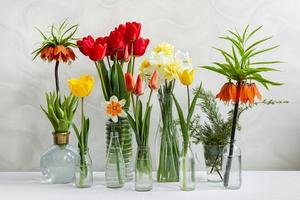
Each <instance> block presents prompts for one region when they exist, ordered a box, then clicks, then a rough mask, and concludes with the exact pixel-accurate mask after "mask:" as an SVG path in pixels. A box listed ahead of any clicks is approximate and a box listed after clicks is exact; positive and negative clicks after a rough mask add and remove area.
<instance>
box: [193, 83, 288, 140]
mask: <svg viewBox="0 0 300 200" xmlns="http://www.w3.org/2000/svg"><path fill="white" fill-rule="evenodd" d="M196 91H198V88H197V89H196V90H195V92H196ZM199 100H200V102H199V104H197V105H198V106H200V108H201V109H202V111H203V113H204V114H205V115H206V118H207V121H205V122H203V123H201V118H200V116H199V115H195V117H194V118H193V119H192V121H191V125H190V131H191V135H192V137H193V139H194V143H196V144H198V143H200V142H201V143H202V144H205V145H226V144H227V143H228V142H229V138H230V134H231V127H232V116H233V114H232V113H233V110H230V111H229V112H228V117H227V119H224V118H223V117H222V115H221V113H220V110H219V107H218V106H217V99H216V98H215V95H214V94H213V93H212V92H210V91H208V90H204V89H203V88H201V89H200V95H199ZM282 103H288V101H275V100H272V99H271V100H263V101H262V102H257V103H254V104H253V105H252V106H248V105H241V106H240V108H239V111H238V118H239V117H240V115H241V114H242V113H243V112H244V111H246V110H249V109H250V108H253V107H255V106H258V105H274V104H282ZM237 129H238V130H241V126H240V125H239V124H238V125H237Z"/></svg>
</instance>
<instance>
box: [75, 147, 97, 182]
mask: <svg viewBox="0 0 300 200" xmlns="http://www.w3.org/2000/svg"><path fill="white" fill-rule="evenodd" d="M78 153H79V155H80V158H79V160H78V161H77V164H76V173H75V185H76V187H79V188H87V187H91V186H92V185H93V164H92V159H91V156H90V154H89V150H88V148H86V149H83V150H81V149H79V151H78Z"/></svg>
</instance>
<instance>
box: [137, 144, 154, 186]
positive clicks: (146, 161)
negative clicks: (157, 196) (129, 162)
mask: <svg viewBox="0 0 300 200" xmlns="http://www.w3.org/2000/svg"><path fill="white" fill-rule="evenodd" d="M135 190H136V191H150V190H152V161H151V154H150V148H149V146H139V147H138V150H137V153H136V161H135Z"/></svg>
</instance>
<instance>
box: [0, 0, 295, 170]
mask: <svg viewBox="0 0 300 200" xmlns="http://www.w3.org/2000/svg"><path fill="white" fill-rule="evenodd" d="M299 10H300V1H297V0H268V1H267V0H255V1H254V0H244V1H241V0H231V1H228V0H185V1H183V0H182V1H179V0H165V1H162V0H154V1H139V0H132V1H129V0H123V1H117V0H103V1H101V0H89V1H83V0H63V1H61V0H26V1H22V0H1V2H0V13H1V17H0V36H1V37H0V68H1V73H0V91H1V98H0V171H29V170H30V171H31V170H38V168H39V159H40V156H41V154H42V153H43V152H45V151H46V149H47V148H48V147H49V146H50V145H51V143H52V138H51V126H50V124H49V122H48V121H47V119H46V118H45V116H44V115H43V114H42V113H41V110H40V108H39V106H40V105H44V96H43V93H44V92H45V91H49V90H53V89H54V74H53V71H54V67H53V64H47V63H43V62H42V61H39V60H36V61H34V62H32V60H31V59H32V56H31V52H32V50H33V49H35V48H36V47H38V44H39V41H40V39H41V38H40V35H39V34H38V32H37V31H36V30H35V29H34V27H35V26H37V27H39V28H41V29H45V28H46V27H47V25H49V24H51V23H53V22H54V23H60V22H61V21H63V20H64V19H65V18H69V20H70V21H72V22H74V23H79V24H80V27H79V31H78V34H77V35H78V36H83V35H86V34H88V33H91V34H93V35H96V36H98V35H99V36H100V35H104V34H108V32H109V30H111V29H112V28H113V27H114V26H115V25H118V24H119V23H121V22H125V21H128V20H129V21H132V20H136V21H140V22H142V23H143V28H142V32H143V33H142V34H143V36H145V37H149V38H151V44H150V48H152V47H153V46H154V45H155V44H157V43H158V42H161V41H168V42H170V43H172V44H174V45H175V46H176V48H177V49H181V50H184V51H189V52H190V54H191V56H192V58H193V62H194V64H196V65H203V64H209V63H211V62H212V61H213V60H215V59H219V58H220V57H219V56H218V55H217V54H216V53H215V52H214V51H213V50H212V49H211V46H216V45H217V46H223V43H222V42H220V40H218V39H217V36H219V35H221V34H224V33H225V31H226V30H227V29H232V28H234V27H236V28H237V29H239V30H240V29H241V28H243V27H244V26H245V25H246V24H248V23H250V24H251V25H253V26H258V25H264V29H263V31H262V33H261V36H265V35H266V34H271V35H274V39H273V40H272V42H273V43H274V44H275V43H276V44H280V45H281V47H280V48H279V49H278V50H277V51H276V52H275V53H274V54H272V55H270V54H266V55H265V57H264V58H265V59H266V60H268V59H271V58H276V59H277V58H279V59H281V60H284V61H286V63H284V64H282V65H281V70H282V72H281V73H274V74H272V75H270V76H269V78H272V79H274V80H279V81H283V82H285V83H286V85H284V86H282V87H277V88H271V92H268V91H266V90H264V89H262V93H263V95H264V96H265V97H268V98H274V99H287V100H289V101H290V103H289V104H288V105H276V106H272V107H271V106H264V107H259V108H256V109H253V110H251V111H249V112H248V113H246V114H244V115H243V117H242V119H241V123H242V125H243V131H242V132H241V133H238V142H239V144H240V146H241V148H242V150H243V164H244V165H243V167H244V169H256V170H300V159H299V154H300V146H299V141H300V125H299V121H300V115H299V111H300V94H299V86H300V79H299V75H300V68H299V66H298V60H299V44H300V39H299V34H300V25H299V24H300V13H299ZM77 54H78V61H76V62H75V63H73V64H72V65H71V66H62V67H61V68H60V73H61V85H62V87H63V91H65V92H67V87H66V80H67V78H69V77H71V76H79V75H80V74H82V73H90V74H93V75H94V76H95V77H96V78H97V74H96V71H95V67H94V66H93V64H92V63H91V62H90V61H89V60H88V59H87V58H85V57H83V56H82V55H81V54H79V53H78V51H77ZM200 81H203V82H204V86H205V87H206V88H209V89H211V90H212V91H213V92H217V90H218V89H219V88H220V85H221V83H222V82H223V81H224V79H222V78H221V77H220V76H218V75H215V74H213V73H211V72H207V71H204V70H201V71H200V72H198V76H197V80H196V83H195V84H198V83H200ZM176 92H177V93H178V94H179V93H180V92H182V94H185V93H183V92H184V88H182V87H181V88H178V89H176ZM182 97H183V95H182ZM102 100H103V97H102V96H101V92H100V86H99V81H98V79H97V83H96V87H95V90H94V91H93V93H92V95H91V96H90V97H89V98H87V104H88V105H87V106H86V108H87V109H86V112H87V115H88V116H90V117H91V118H92V122H91V123H92V125H91V138H90V149H91V154H92V157H93V161H94V165H95V167H96V169H98V170H99V169H101V170H103V168H104V164H105V159H104V144H105V140H104V122H105V119H104V117H103V114H102V113H103V108H102V107H101V101H102ZM181 100H182V101H186V98H182V99H181ZM158 111H159V110H158V105H157V102H156V101H155V110H154V113H158ZM76 120H77V121H78V117H77V118H76ZM157 122H158V118H157V117H153V129H152V131H151V134H152V136H153V138H154V135H155V127H156V126H157ZM74 139H75V138H74V135H73V136H72V143H73V144H75V142H76V141H75V140H74ZM151 144H154V139H153V140H152V141H151ZM153 146H154V145H153ZM197 151H198V150H197ZM153 158H154V159H155V150H154V149H153ZM200 159H201V156H200ZM199 167H200V168H202V169H203V163H202V164H201V163H200V165H199Z"/></svg>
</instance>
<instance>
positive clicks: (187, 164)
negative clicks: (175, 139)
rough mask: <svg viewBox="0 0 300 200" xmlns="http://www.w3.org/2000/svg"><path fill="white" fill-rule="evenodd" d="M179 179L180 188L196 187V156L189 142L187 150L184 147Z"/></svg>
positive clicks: (180, 161)
mask: <svg viewBox="0 0 300 200" xmlns="http://www.w3.org/2000/svg"><path fill="white" fill-rule="evenodd" d="M179 179H180V181H179V182H180V189H181V190H183V191H191V190H194V189H195V186H196V178H195V157H194V153H193V151H192V149H191V144H189V146H188V148H187V150H186V152H185V150H184V149H182V152H181V156H180V159H179Z"/></svg>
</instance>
